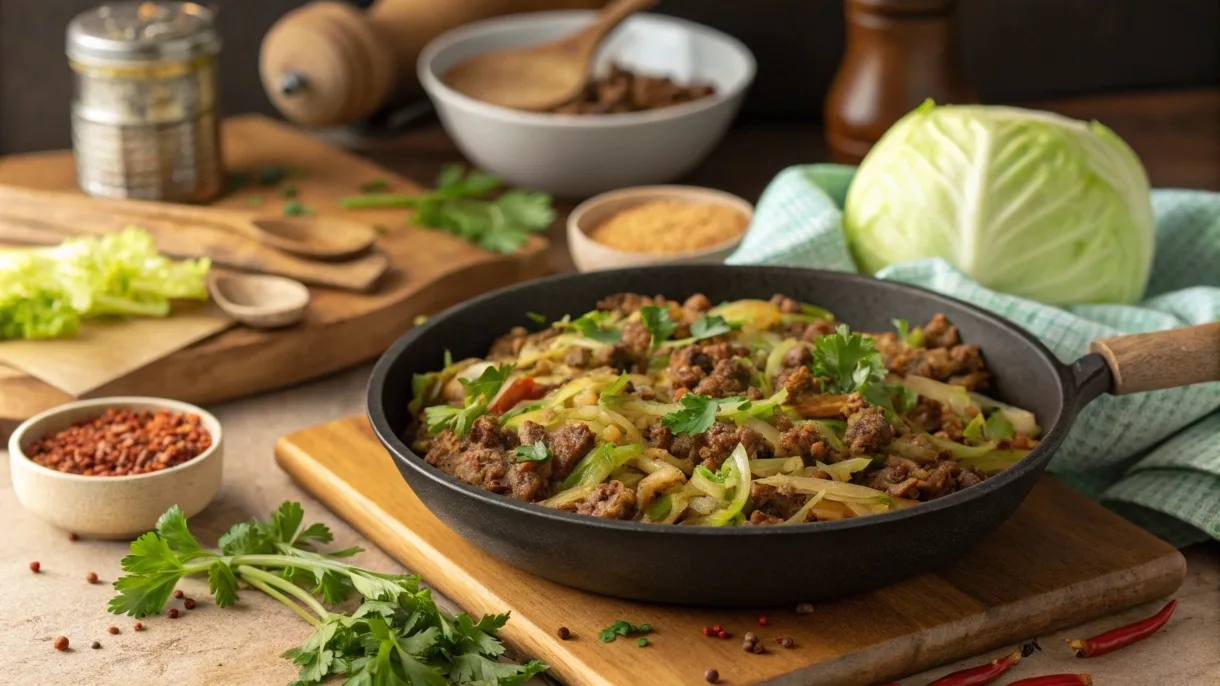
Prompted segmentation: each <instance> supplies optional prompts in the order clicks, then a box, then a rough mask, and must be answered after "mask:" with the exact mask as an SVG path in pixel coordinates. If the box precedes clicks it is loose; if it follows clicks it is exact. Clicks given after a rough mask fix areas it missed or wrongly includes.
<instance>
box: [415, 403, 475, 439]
mask: <svg viewBox="0 0 1220 686" xmlns="http://www.w3.org/2000/svg"><path fill="white" fill-rule="evenodd" d="M486 413H487V405H486V404H484V403H475V404H474V405H470V406H469V407H451V406H449V405H433V406H432V407H428V408H425V409H424V423H425V424H427V426H428V433H430V434H432V435H433V436H435V435H437V434H439V433H440V432H442V431H444V430H445V429H451V430H452V431H453V433H455V434H457V435H458V437H459V438H460V437H462V436H465V435H466V434H468V433H470V427H472V426H474V420H476V419H478V418H479V417H481V416H482V415H484V414H486Z"/></svg>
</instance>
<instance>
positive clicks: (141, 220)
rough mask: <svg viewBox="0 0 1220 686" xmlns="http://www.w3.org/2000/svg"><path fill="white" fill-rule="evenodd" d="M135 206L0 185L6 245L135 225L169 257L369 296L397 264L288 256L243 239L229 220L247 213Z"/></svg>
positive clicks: (378, 258) (377, 256) (0, 233)
mask: <svg viewBox="0 0 1220 686" xmlns="http://www.w3.org/2000/svg"><path fill="white" fill-rule="evenodd" d="M127 202H128V201H126V200H113V201H112V200H99V199H96V198H85V197H83V196H73V195H69V194H66V193H55V192H49V191H36V190H30V189H25V188H13V187H0V241H7V242H12V243H23V244H36V245H54V244H55V243H59V242H60V241H62V240H63V239H64V238H67V237H69V236H81V235H100V234H105V233H110V232H113V231H117V230H119V229H122V228H124V227H126V226H133V225H134V226H139V227H140V228H142V229H144V230H146V231H148V232H149V233H150V234H152V235H153V236H154V237H155V238H156V241H157V248H158V249H159V250H161V251H162V252H164V253H165V254H167V255H171V256H173V257H178V258H186V257H208V258H211V259H212V261H213V262H215V263H216V264H218V265H222V266H226V267H232V268H234V269H240V270H243V271H252V272H258V273H263V274H276V275H278V276H286V277H289V278H292V279H296V280H298V281H301V282H304V283H308V284H311V285H315V286H327V287H331V288H341V289H344V290H352V291H368V290H370V289H372V288H373V286H374V285H375V284H376V282H377V280H378V279H379V278H380V277H381V276H382V275H383V274H384V273H385V272H386V271H387V270H388V269H389V264H390V263H389V259H388V258H387V257H386V256H385V255H384V254H382V253H379V252H370V253H368V254H366V255H362V256H360V257H357V258H354V259H351V260H348V261H346V262H336V263H330V262H318V261H313V260H305V259H301V258H299V257H294V256H292V255H288V254H285V253H283V252H281V251H280V250H277V249H275V248H271V247H269V246H268V245H266V244H265V243H260V242H256V241H252V240H250V239H248V238H245V237H242V236H239V235H236V234H235V233H234V232H233V231H232V230H231V224H227V223H225V220H224V218H225V217H229V216H232V215H236V216H239V217H240V216H242V215H241V213H236V212H230V211H228V210H217V209H209V210H203V209H201V208H198V209H197V208H192V209H197V212H187V213H179V212H177V211H175V210H170V211H168V212H166V213H160V214H157V215H153V214H150V213H143V214H141V213H140V212H139V211H136V212H134V213H128V212H125V211H124V205H125V204H126V203H127ZM215 218H221V219H219V220H217V219H215ZM217 221H219V222H220V223H219V224H218V223H217Z"/></svg>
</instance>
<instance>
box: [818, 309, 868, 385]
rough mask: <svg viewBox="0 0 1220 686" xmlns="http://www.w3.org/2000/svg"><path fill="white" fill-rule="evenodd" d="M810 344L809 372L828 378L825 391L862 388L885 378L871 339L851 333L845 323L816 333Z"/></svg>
mask: <svg viewBox="0 0 1220 686" xmlns="http://www.w3.org/2000/svg"><path fill="white" fill-rule="evenodd" d="M813 344H814V350H813V373H814V375H816V376H822V377H829V383H827V385H826V391H827V392H829V393H855V392H858V391H863V390H864V389H865V387H867V386H868V385H869V384H870V383H873V382H878V381H881V380H882V379H884V378H885V374H886V367H885V363H884V362H883V361H882V360H881V353H879V352H877V351H876V350H875V349H874V348H873V339H871V338H869V337H867V336H862V335H860V334H858V333H852V332H851V330H850V329H848V328H847V326H846V325H840V326H839V330H838V332H837V333H834V334H829V335H826V336H818V337H817V338H816V339H814V342H813Z"/></svg>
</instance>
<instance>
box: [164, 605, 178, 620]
mask: <svg viewBox="0 0 1220 686" xmlns="http://www.w3.org/2000/svg"><path fill="white" fill-rule="evenodd" d="M165 614H167V615H169V618H170V619H178V608H176V607H171V608H170V609H169V611H168V612H166V613H165Z"/></svg>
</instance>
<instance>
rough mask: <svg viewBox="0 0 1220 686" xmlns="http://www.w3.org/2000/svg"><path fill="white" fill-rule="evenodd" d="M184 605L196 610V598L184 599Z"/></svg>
mask: <svg viewBox="0 0 1220 686" xmlns="http://www.w3.org/2000/svg"><path fill="white" fill-rule="evenodd" d="M182 606H183V607H185V608H186V609H188V610H194V609H195V599H194V598H185V599H184V600H183V601H182Z"/></svg>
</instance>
